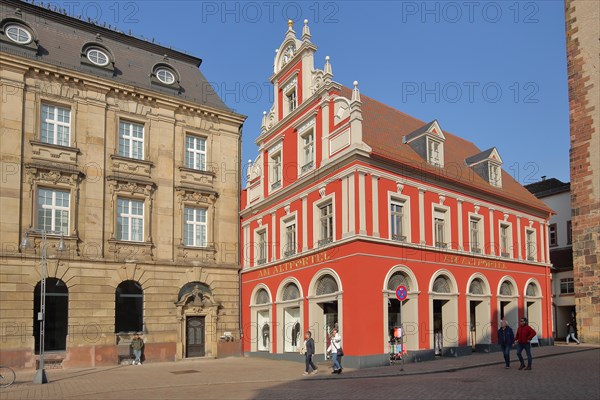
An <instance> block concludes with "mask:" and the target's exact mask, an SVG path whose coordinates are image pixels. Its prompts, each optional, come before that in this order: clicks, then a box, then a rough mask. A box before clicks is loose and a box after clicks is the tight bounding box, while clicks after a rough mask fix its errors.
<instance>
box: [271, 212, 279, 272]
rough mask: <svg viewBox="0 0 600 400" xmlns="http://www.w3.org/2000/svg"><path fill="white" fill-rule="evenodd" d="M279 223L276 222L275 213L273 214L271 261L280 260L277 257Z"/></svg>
mask: <svg viewBox="0 0 600 400" xmlns="http://www.w3.org/2000/svg"><path fill="white" fill-rule="evenodd" d="M276 234H277V223H276V221H275V211H273V212H272V213H271V261H275V260H277V259H278V257H277V247H276V245H277V239H276V238H277V236H275V235H276Z"/></svg>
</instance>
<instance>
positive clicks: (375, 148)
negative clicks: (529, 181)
mask: <svg viewBox="0 0 600 400" xmlns="http://www.w3.org/2000/svg"><path fill="white" fill-rule="evenodd" d="M341 95H342V96H344V97H347V98H351V96H352V89H350V88H347V87H343V88H342V90H341ZM361 109H362V119H363V121H362V123H363V127H362V129H363V141H364V142H365V143H366V144H367V145H369V146H370V147H371V149H372V153H371V155H372V156H379V157H381V158H384V159H387V160H391V161H393V162H396V163H398V164H403V165H407V166H409V167H411V168H415V169H417V170H421V171H427V172H432V171H435V170H436V169H440V170H442V171H441V172H442V173H443V176H444V177H445V179H447V180H448V181H455V182H456V183H459V184H461V185H464V186H466V187H469V188H472V189H476V190H477V191H483V192H487V193H489V194H491V195H494V196H498V197H504V198H506V199H508V200H512V201H515V202H518V203H520V204H524V205H527V206H531V207H534V208H537V209H540V210H543V211H544V212H552V210H551V209H550V208H548V206H547V205H546V204H545V203H544V202H542V201H540V200H538V199H537V198H536V197H535V196H534V195H532V194H531V193H530V192H529V191H528V190H527V189H525V188H524V187H523V186H521V185H520V184H519V183H518V182H517V181H516V180H514V179H513V177H512V176H510V174H508V173H507V172H506V171H504V170H502V188H497V187H494V186H492V185H490V184H489V182H487V181H485V180H484V179H483V178H482V177H480V176H479V175H477V174H474V173H472V172H471V171H470V168H469V167H467V166H466V165H465V159H466V158H468V157H470V156H472V155H473V154H479V153H481V150H480V149H479V148H477V146H475V145H474V144H473V143H471V142H469V141H468V140H464V139H461V138H460V137H458V136H456V135H453V134H451V133H449V132H447V131H444V135H445V137H446V140H445V142H444V154H445V161H444V167H441V168H438V167H432V166H431V165H429V164H428V163H427V160H424V159H423V158H422V157H421V156H419V154H417V152H416V151H415V150H413V148H412V147H411V146H409V145H408V144H405V143H403V140H404V137H405V136H407V135H409V134H411V133H413V132H415V131H417V130H420V129H421V128H423V127H424V126H425V125H426V123H425V122H423V121H421V120H419V119H417V118H414V117H411V116H410V115H407V114H405V113H403V112H401V111H398V110H396V109H394V108H392V107H390V106H387V105H385V104H383V103H380V102H379V101H377V100H374V99H371V98H369V97H367V96H365V95H363V94H362V93H361Z"/></svg>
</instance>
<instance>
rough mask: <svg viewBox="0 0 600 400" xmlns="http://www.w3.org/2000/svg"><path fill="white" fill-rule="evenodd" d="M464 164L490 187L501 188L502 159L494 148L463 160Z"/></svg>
mask: <svg viewBox="0 0 600 400" xmlns="http://www.w3.org/2000/svg"><path fill="white" fill-rule="evenodd" d="M465 164H467V166H469V167H470V168H472V169H473V171H474V172H475V173H476V174H477V175H479V176H481V177H482V178H483V179H485V181H486V182H488V183H489V184H490V185H492V186H495V187H498V188H501V187H502V159H501V158H500V154H499V153H498V149H496V148H495V147H492V148H491V149H487V150H485V151H482V152H481V153H479V154H475V155H474V156H471V157H469V158H467V159H465Z"/></svg>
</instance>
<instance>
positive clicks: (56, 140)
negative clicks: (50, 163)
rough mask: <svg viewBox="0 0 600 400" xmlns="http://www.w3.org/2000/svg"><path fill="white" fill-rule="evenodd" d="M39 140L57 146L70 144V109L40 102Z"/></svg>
mask: <svg viewBox="0 0 600 400" xmlns="http://www.w3.org/2000/svg"><path fill="white" fill-rule="evenodd" d="M41 128H42V129H41V137H40V139H41V141H42V142H44V143H49V144H57V145H59V146H70V144H71V110H70V109H68V108H66V107H60V106H55V105H51V104H42V127H41Z"/></svg>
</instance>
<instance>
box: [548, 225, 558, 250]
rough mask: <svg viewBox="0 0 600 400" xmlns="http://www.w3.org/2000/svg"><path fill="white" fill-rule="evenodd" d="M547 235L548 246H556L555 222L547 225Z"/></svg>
mask: <svg viewBox="0 0 600 400" xmlns="http://www.w3.org/2000/svg"><path fill="white" fill-rule="evenodd" d="M548 237H549V242H550V247H553V246H558V232H557V231H556V224H550V226H549V227H548Z"/></svg>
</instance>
